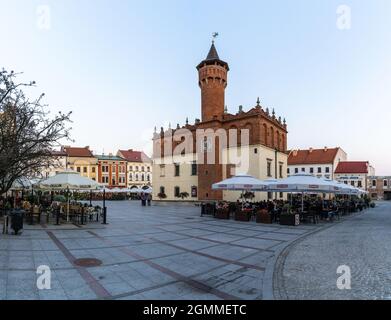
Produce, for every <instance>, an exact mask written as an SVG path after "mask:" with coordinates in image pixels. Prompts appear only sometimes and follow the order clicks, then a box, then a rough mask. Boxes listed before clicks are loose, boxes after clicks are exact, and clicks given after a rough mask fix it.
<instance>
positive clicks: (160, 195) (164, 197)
mask: <svg viewBox="0 0 391 320" xmlns="http://www.w3.org/2000/svg"><path fill="white" fill-rule="evenodd" d="M157 196H158V198H159V199H160V200H162V199H166V198H167V195H166V194H165V193H163V192H159V193H158V194H157Z"/></svg>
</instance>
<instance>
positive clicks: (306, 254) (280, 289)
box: [274, 202, 391, 300]
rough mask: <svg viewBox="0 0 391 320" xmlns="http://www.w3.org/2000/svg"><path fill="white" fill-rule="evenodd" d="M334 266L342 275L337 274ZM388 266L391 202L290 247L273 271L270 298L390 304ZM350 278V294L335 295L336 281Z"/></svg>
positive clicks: (390, 259)
mask: <svg viewBox="0 0 391 320" xmlns="http://www.w3.org/2000/svg"><path fill="white" fill-rule="evenodd" d="M339 266H344V267H343V268H344V269H343V271H342V269H341V270H339V271H340V273H338V274H337V268H338V267H339ZM390 266H391V202H378V203H377V207H376V208H374V209H371V210H367V211H365V212H364V213H363V214H359V215H356V216H354V217H352V218H351V219H349V220H347V221H344V222H342V223H339V224H336V225H335V226H333V227H332V228H327V229H324V230H321V231H319V232H317V233H314V234H312V235H311V236H308V237H302V238H301V239H300V240H298V241H296V242H293V243H291V244H289V245H288V246H287V247H286V248H285V249H284V250H283V251H282V252H281V255H280V256H279V258H278V259H277V263H276V266H275V273H274V280H275V281H274V293H275V298H276V299H338V300H340V299H343V300H346V299H349V300H350V299H370V300H372V299H391V267H390ZM346 267H348V269H346ZM348 270H349V272H347V271H348ZM349 273H350V289H348V288H347V289H342V290H341V289H339V288H338V287H337V279H338V277H340V276H342V277H343V278H344V280H347V279H348V278H346V276H347V275H349ZM347 283H348V282H346V281H344V284H345V285H346V284H347ZM345 287H346V286H345Z"/></svg>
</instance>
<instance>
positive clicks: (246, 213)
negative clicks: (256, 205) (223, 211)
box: [235, 208, 252, 221]
mask: <svg viewBox="0 0 391 320" xmlns="http://www.w3.org/2000/svg"><path fill="white" fill-rule="evenodd" d="M251 214H252V210H251V209H248V210H246V209H241V208H238V209H237V210H236V211H235V220H237V221H250V218H251Z"/></svg>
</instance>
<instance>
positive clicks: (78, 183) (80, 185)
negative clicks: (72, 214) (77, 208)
mask: <svg viewBox="0 0 391 320" xmlns="http://www.w3.org/2000/svg"><path fill="white" fill-rule="evenodd" d="M39 187H40V188H42V189H48V190H66V192H67V221H69V190H78V191H80V190H81V191H82V190H96V189H99V188H101V187H102V185H101V184H99V183H97V182H96V181H94V180H92V179H90V178H86V177H83V176H81V175H80V174H79V173H78V172H76V171H73V170H65V171H62V172H59V173H58V174H56V175H55V176H53V177H50V178H48V179H46V180H43V181H41V182H40V183H39Z"/></svg>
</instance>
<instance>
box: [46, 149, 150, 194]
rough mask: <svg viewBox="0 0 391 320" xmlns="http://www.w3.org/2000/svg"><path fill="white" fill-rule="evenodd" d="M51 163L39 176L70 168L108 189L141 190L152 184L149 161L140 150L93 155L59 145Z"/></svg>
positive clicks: (90, 152) (88, 151)
mask: <svg viewBox="0 0 391 320" xmlns="http://www.w3.org/2000/svg"><path fill="white" fill-rule="evenodd" d="M52 155H53V160H54V161H53V163H52V164H51V165H50V166H49V167H48V168H44V170H43V174H42V175H43V177H44V178H46V177H49V176H52V175H55V174H56V173H58V172H60V171H62V170H65V169H70V170H74V171H77V172H79V173H80V175H82V176H84V177H88V178H90V179H92V180H94V181H98V182H99V183H102V184H103V185H105V186H107V187H109V188H134V187H137V188H143V187H148V186H151V185H152V162H151V159H150V158H149V157H148V156H147V155H146V154H145V153H144V152H142V151H135V150H132V149H129V150H118V152H117V154H116V155H113V154H109V155H97V154H94V153H93V152H92V151H91V150H90V148H89V147H88V146H87V147H70V146H63V147H61V150H60V151H53V154H52Z"/></svg>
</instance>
